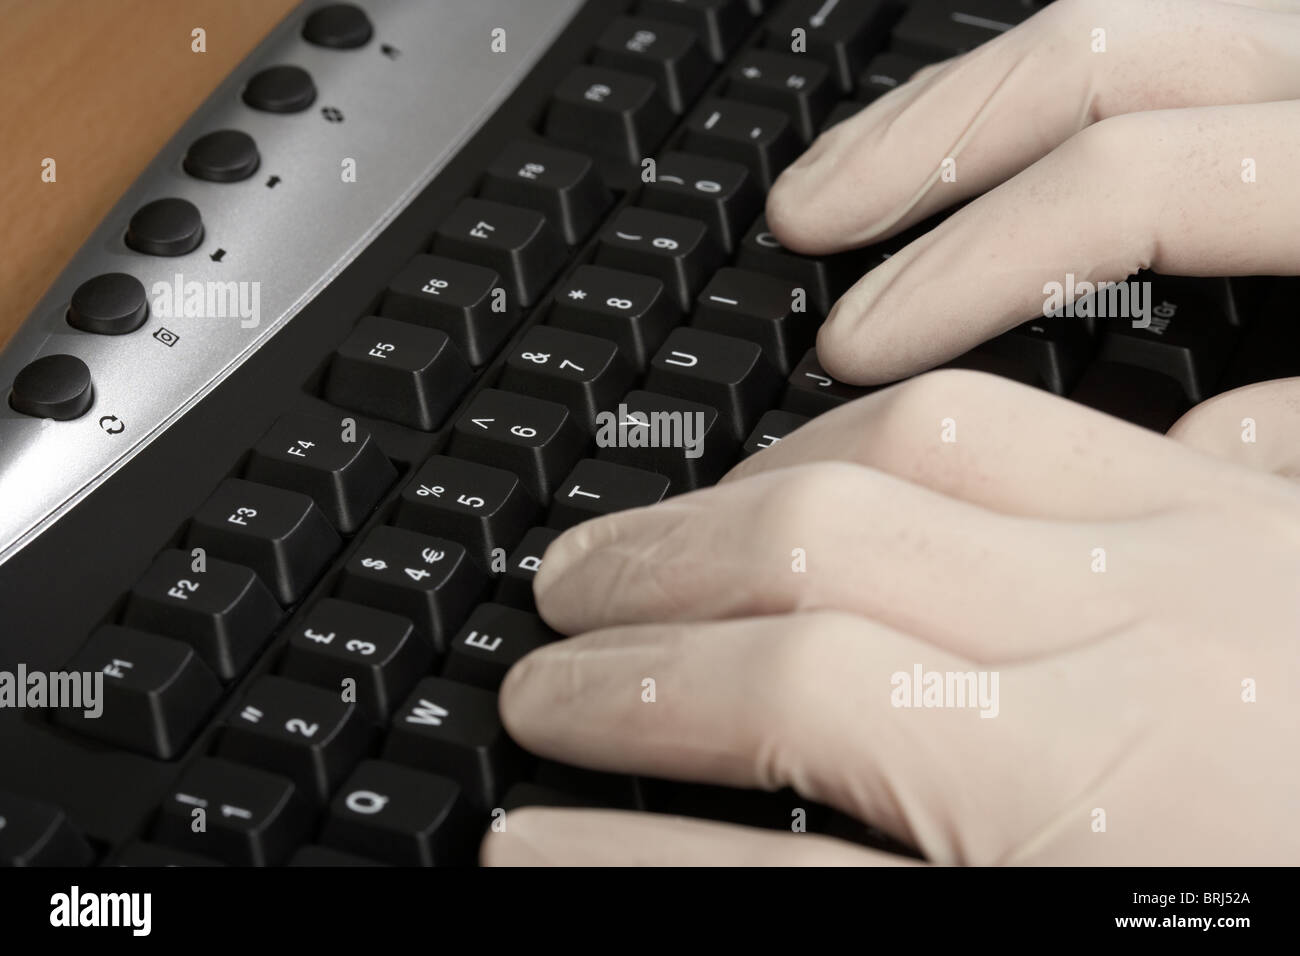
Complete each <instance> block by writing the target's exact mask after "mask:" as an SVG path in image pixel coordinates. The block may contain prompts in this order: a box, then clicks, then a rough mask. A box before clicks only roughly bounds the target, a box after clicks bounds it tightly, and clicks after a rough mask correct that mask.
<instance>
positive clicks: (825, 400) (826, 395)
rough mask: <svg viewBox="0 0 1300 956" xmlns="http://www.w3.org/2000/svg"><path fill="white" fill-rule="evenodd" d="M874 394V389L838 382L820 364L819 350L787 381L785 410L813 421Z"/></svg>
mask: <svg viewBox="0 0 1300 956" xmlns="http://www.w3.org/2000/svg"><path fill="white" fill-rule="evenodd" d="M873 391H875V389H874V388H863V387H860V386H857V385H845V384H844V383H843V382H837V381H835V379H833V378H831V377H830V376H829V375H827V374H826V370H825V369H824V368H822V367H821V363H820V362H818V361H817V350H816V349H809V350H808V351H807V353H806V354H805V355H804V357H803V359H802V360H801V361H800V362H799V364H798V365H796V366H795V369H794V371H793V372H791V373H790V377H789V378H788V379H787V380H786V387H785V398H784V399H783V400H782V402H781V407H782V408H783V409H785V410H786V411H788V412H796V413H797V414H800V415H807V416H808V417H809V418H813V417H816V416H817V415H820V414H821V413H822V412H829V411H830V410H831V409H833V408H839V407H840V406H841V405H843V404H844V403H845V402H851V401H853V400H854V399H855V398H861V397H862V396H863V395H869V394H870V393H871V392H873Z"/></svg>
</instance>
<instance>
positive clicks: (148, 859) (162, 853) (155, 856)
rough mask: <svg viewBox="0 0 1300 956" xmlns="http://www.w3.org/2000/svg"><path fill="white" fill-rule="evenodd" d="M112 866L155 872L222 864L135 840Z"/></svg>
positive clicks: (210, 859) (208, 858)
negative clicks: (143, 868) (147, 869)
mask: <svg viewBox="0 0 1300 956" xmlns="http://www.w3.org/2000/svg"><path fill="white" fill-rule="evenodd" d="M113 865H114V866H130V867H149V868H151V869H155V870H156V869H159V868H162V867H176V866H222V865H224V864H222V863H221V862H220V861H218V860H214V859H212V858H211V857H207V856H199V855H198V854H197V853H186V852H185V851H184V850H173V849H172V848H171V847H169V846H160V845H159V844H157V843H148V842H146V841H144V840H137V841H136V842H135V843H131V844H128V845H127V846H126V848H125V849H123V850H122V852H121V853H119V854H118V855H117V859H116V860H115V861H114V863H113Z"/></svg>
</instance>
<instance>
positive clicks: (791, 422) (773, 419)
mask: <svg viewBox="0 0 1300 956" xmlns="http://www.w3.org/2000/svg"><path fill="white" fill-rule="evenodd" d="M807 421H808V416H806V415H796V414H795V413H794V412H787V411H782V410H781V409H779V408H774V409H772V410H771V411H769V412H764V413H763V417H762V418H760V419H759V420H758V424H757V425H755V426H754V430H753V431H752V432H750V433H749V438H747V439H745V444H744V445H743V446H742V447H741V455H742V457H744V458H748V457H749V456H750V455H755V454H757V453H758V452H760V451H762V450H763V449H764V448H771V447H772V446H773V445H775V444H776V443H777V442H779V441H784V440H785V437H786V436H787V435H789V434H790V433H791V432H792V431H794V430H795V429H796V428H798V427H799V426H800V425H802V424H804V423H805V422H807Z"/></svg>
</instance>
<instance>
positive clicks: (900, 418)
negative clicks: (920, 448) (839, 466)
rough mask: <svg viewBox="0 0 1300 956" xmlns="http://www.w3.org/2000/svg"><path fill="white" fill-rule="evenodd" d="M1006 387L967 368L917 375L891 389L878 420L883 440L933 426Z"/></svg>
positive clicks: (985, 374)
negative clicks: (882, 431)
mask: <svg viewBox="0 0 1300 956" xmlns="http://www.w3.org/2000/svg"><path fill="white" fill-rule="evenodd" d="M1009 385H1010V383H1009V382H1008V381H1007V380H1006V379H1003V378H999V377H998V376H996V375H990V374H989V373H987V372H976V371H972V370H970V369H939V370H937V371H933V372H926V373H925V374H924V375H918V376H917V377H916V378H913V379H909V380H908V381H906V382H903V383H902V384H900V385H897V386H895V387H894V388H893V389H891V392H892V395H891V396H890V398H889V399H888V401H887V404H886V405H885V408H884V412H883V414H882V419H881V420H882V423H883V427H884V429H885V430H886V433H887V434H886V436H885V439H887V438H888V434H889V433H896V432H898V431H901V432H903V433H905V434H907V433H912V432H914V431H915V430H916V429H917V428H921V427H923V428H930V427H931V426H936V425H937V424H938V423H939V421H940V420H941V419H943V418H945V417H949V416H951V415H952V414H953V413H954V411H956V410H959V409H968V408H970V407H971V406H972V405H976V404H979V403H983V402H986V401H988V400H989V398H990V397H991V396H993V395H996V394H997V393H998V392H1000V391H1003V390H1005V389H1006V388H1007V387H1008V386H1009ZM885 439H882V440H885Z"/></svg>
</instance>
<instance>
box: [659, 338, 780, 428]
mask: <svg viewBox="0 0 1300 956" xmlns="http://www.w3.org/2000/svg"><path fill="white" fill-rule="evenodd" d="M645 386H646V388H647V389H648V390H650V391H653V392H661V393H663V394H666V395H679V396H681V397H682V398H689V399H690V400H691V401H695V402H699V403H701V404H703V405H709V406H711V407H713V408H716V409H717V410H718V412H719V413H720V415H721V417H722V421H723V423H724V424H726V425H727V427H729V428H730V429H731V432H732V434H733V435H734V437H735V439H736V441H737V442H739V441H740V440H741V439H743V438H744V437H745V435H746V434H748V432H749V430H750V429H751V428H752V427H753V426H754V422H756V421H757V420H758V416H759V415H761V414H762V413H763V411H764V410H765V409H767V408H770V407H771V406H772V403H773V402H774V401H775V400H776V398H777V395H778V393H779V392H780V391H781V376H780V375H779V374H778V373H777V371H776V369H775V368H774V367H773V366H772V364H771V363H770V362H768V360H767V359H766V358H764V357H763V350H762V349H761V348H760V347H759V346H757V345H755V344H754V343H753V342H746V341H744V340H743V339H734V338H731V337H729V336H725V335H718V334H716V333H714V332H705V331H702V330H700V329H694V328H681V329H673V331H672V333H671V334H669V336H668V340H667V341H666V342H664V344H663V346H662V347H661V348H660V349H659V352H658V354H656V355H655V357H654V358H653V359H652V360H651V361H650V372H649V374H648V375H647V376H646V381H645Z"/></svg>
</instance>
